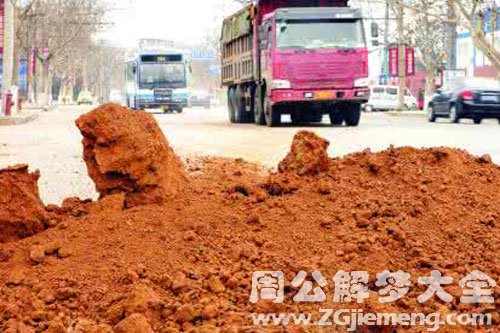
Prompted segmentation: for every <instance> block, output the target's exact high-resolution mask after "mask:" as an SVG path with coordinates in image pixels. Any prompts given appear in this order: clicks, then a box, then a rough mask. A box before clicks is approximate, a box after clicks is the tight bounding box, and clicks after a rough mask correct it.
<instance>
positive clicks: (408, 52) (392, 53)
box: [388, 47, 415, 77]
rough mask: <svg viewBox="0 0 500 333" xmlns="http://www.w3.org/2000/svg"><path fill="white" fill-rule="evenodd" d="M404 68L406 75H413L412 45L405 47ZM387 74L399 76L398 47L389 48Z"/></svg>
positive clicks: (413, 55)
mask: <svg viewBox="0 0 500 333" xmlns="http://www.w3.org/2000/svg"><path fill="white" fill-rule="evenodd" d="M404 56H405V69H406V76H413V75H415V49H414V48H413V47H406V48H405V53H404ZM388 61H389V76H391V77H399V48H398V47H391V48H389V60H388Z"/></svg>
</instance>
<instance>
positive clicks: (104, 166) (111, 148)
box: [76, 104, 187, 207]
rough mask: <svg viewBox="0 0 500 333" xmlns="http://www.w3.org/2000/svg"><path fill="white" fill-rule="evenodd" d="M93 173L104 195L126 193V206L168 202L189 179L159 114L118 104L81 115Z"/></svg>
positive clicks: (89, 164)
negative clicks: (172, 146)
mask: <svg viewBox="0 0 500 333" xmlns="http://www.w3.org/2000/svg"><path fill="white" fill-rule="evenodd" d="M76 124H77V126H78V128H79V129H80V131H81V133H82V135H83V137H84V139H83V146H84V159H85V162H86V163H87V168H88V173H89V176H90V178H92V180H93V181H94V183H95V185H96V189H97V191H98V192H99V193H100V195H101V197H105V196H107V195H110V194H118V193H120V192H124V193H125V194H126V198H125V205H126V207H134V206H138V205H144V204H162V203H166V202H168V201H169V200H170V199H172V198H173V197H175V196H176V195H177V193H178V192H179V191H181V190H182V189H183V188H184V187H185V186H186V184H187V180H186V177H185V175H184V171H183V167H182V165H181V162H180V160H179V159H178V158H177V156H176V155H175V154H174V152H173V151H172V149H171V148H170V147H169V144H168V142H167V139H166V138H165V136H164V135H163V133H162V132H161V130H160V128H159V127H158V124H157V123H156V121H155V120H154V118H153V116H151V115H149V114H147V113H146V112H144V111H140V112H135V111H132V110H130V109H126V108H123V107H120V106H118V105H114V104H108V105H104V106H102V107H100V108H97V109H96V110H94V111H92V112H90V113H87V114H85V115H83V116H82V117H80V118H79V119H78V120H77V121H76Z"/></svg>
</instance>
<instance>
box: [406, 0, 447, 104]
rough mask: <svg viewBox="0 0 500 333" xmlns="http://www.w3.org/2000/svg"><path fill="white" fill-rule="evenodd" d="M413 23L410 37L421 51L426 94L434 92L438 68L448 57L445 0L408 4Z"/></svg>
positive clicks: (409, 28) (417, 0) (418, 0)
mask: <svg viewBox="0 0 500 333" xmlns="http://www.w3.org/2000/svg"><path fill="white" fill-rule="evenodd" d="M407 10H408V11H409V12H410V14H411V17H412V18H413V20H411V24H409V25H408V26H407V30H408V38H409V39H410V40H411V42H412V44H414V45H415V46H416V47H417V48H418V49H419V50H420V51H421V59H422V61H423V63H424V66H425V72H426V87H425V92H426V95H427V96H429V95H431V94H432V92H433V91H434V88H435V78H436V73H437V70H438V68H440V67H442V65H443V63H444V61H445V59H446V55H447V52H446V39H445V36H446V28H447V7H446V1H445V0H415V1H413V2H412V3H411V4H410V5H407Z"/></svg>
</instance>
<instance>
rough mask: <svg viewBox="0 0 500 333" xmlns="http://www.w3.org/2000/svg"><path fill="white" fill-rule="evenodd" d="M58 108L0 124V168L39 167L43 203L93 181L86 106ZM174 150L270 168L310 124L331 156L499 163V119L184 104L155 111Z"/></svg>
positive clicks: (81, 190) (88, 187) (87, 193)
mask: <svg viewBox="0 0 500 333" xmlns="http://www.w3.org/2000/svg"><path fill="white" fill-rule="evenodd" d="M87 110H88V109H86V108H82V107H63V108H60V110H59V111H56V112H51V113H44V114H42V115H41V117H40V118H39V119H38V120H36V121H34V122H31V123H29V124H25V125H20V126H10V127H0V167H6V166H8V165H13V164H18V163H27V164H29V165H30V166H31V167H32V169H33V170H34V169H40V171H41V173H42V177H41V179H40V189H41V194H42V198H43V199H44V201H45V202H47V203H60V202H61V200H62V199H63V198H65V197H69V196H79V197H82V198H86V197H93V198H95V195H96V194H95V192H94V189H93V184H92V182H91V181H90V179H89V178H88V177H87V173H86V167H85V164H84V162H83V160H82V157H81V156H82V147H81V144H80V141H81V136H80V134H79V132H78V130H77V128H76V126H75V125H74V121H75V119H76V118H77V117H78V116H79V115H80V114H82V113H83V112H85V111H87ZM154 114H155V117H156V119H157V120H158V122H159V124H160V126H161V128H162V129H163V131H164V133H165V135H166V136H167V138H168V139H169V141H170V143H171V144H172V146H173V148H174V150H175V151H176V153H177V154H179V155H180V156H181V157H182V158H187V157H193V156H207V155H214V156H222V157H230V158H243V159H244V160H246V161H250V162H256V163H261V164H263V165H265V166H267V167H269V168H273V167H274V166H276V165H277V164H278V162H279V161H280V160H281V159H282V158H283V157H284V156H285V154H286V153H287V151H288V150H289V147H290V143H291V141H292V138H293V136H294V134H295V133H296V132H297V131H299V130H304V129H306V130H311V131H314V132H316V133H317V134H318V135H320V136H322V137H324V138H326V139H327V140H329V141H330V142H331V146H330V155H331V156H342V155H345V154H349V153H352V152H356V151H360V150H363V149H365V148H371V149H372V150H373V151H379V150H383V149H386V148H387V147H388V146H389V145H391V144H392V145H394V146H414V147H433V146H449V147H456V148H462V149H466V150H468V151H469V152H471V153H472V154H474V155H483V154H490V155H491V156H492V158H493V160H494V161H495V162H496V163H498V164H500V125H499V124H498V122H497V121H485V122H484V123H483V124H482V125H474V124H472V122H468V121H464V122H463V123H462V124H450V123H447V122H446V121H444V120H443V121H440V122H438V123H436V124H430V123H428V122H427V121H426V119H425V118H424V117H415V116H389V115H387V114H384V113H373V114H364V115H363V119H362V122H361V125H360V126H359V127H357V128H346V127H331V126H330V125H329V124H328V119H327V118H328V117H326V116H325V118H324V123H323V124H320V125H315V126H311V127H294V126H292V125H286V124H285V125H284V126H283V127H279V128H267V127H259V126H256V125H252V124H249V125H231V124H229V123H228V120H227V115H226V110H225V109H224V108H217V109H212V110H205V109H186V110H185V112H184V113H182V114H162V113H154Z"/></svg>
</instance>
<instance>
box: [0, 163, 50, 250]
mask: <svg viewBox="0 0 500 333" xmlns="http://www.w3.org/2000/svg"><path fill="white" fill-rule="evenodd" d="M38 178H40V173H39V172H38V171H36V172H34V173H29V171H28V166H27V165H18V166H13V167H10V168H7V169H3V170H0V243H4V242H8V241H12V240H16V239H20V238H24V237H28V236H32V235H34V234H36V233H38V232H40V231H43V230H44V229H45V227H46V223H47V220H48V217H47V213H46V212H45V207H44V206H43V204H42V202H41V200H40V196H39V192H38Z"/></svg>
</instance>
